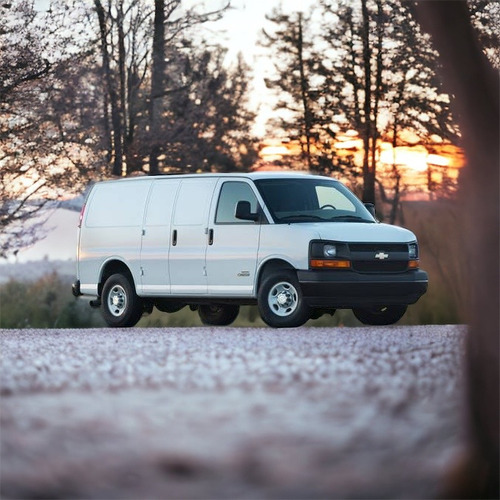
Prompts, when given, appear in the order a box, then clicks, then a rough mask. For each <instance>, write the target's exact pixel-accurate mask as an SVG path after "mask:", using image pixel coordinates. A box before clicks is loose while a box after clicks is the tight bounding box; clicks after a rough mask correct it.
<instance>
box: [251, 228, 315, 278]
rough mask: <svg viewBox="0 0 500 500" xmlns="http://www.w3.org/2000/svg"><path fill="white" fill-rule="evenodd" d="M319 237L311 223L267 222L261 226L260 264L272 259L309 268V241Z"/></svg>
mask: <svg viewBox="0 0 500 500" xmlns="http://www.w3.org/2000/svg"><path fill="white" fill-rule="evenodd" d="M317 238H319V233H318V231H317V230H316V228H314V227H313V226H312V225H311V224H265V225H263V226H262V228H261V234H260V247H259V254H258V266H259V268H260V266H261V265H262V264H264V263H265V262H267V261H269V260H272V259H279V260H284V261H286V262H288V263H289V264H290V265H291V266H292V267H294V268H295V269H308V268H309V242H310V241H311V240H314V239H317Z"/></svg>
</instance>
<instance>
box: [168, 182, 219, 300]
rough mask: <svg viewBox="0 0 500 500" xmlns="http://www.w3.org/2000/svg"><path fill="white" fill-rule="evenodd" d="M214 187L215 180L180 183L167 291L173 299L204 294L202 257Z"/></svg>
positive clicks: (204, 277) (203, 264) (204, 275)
mask: <svg viewBox="0 0 500 500" xmlns="http://www.w3.org/2000/svg"><path fill="white" fill-rule="evenodd" d="M216 183H217V178H216V177H206V178H187V179H183V180H182V181H181V185H180V187H179V190H178V193H177V198H176V202H175V208H174V216H173V222H172V227H171V237H172V235H173V232H174V231H175V232H176V235H175V245H174V240H172V241H171V245H170V254H169V272H170V281H171V283H170V290H171V293H172V294H173V295H182V296H185V295H202V296H206V294H207V272H206V267H205V253H206V247H207V242H208V214H209V211H210V203H211V201H212V196H213V192H214V188H215V184H216Z"/></svg>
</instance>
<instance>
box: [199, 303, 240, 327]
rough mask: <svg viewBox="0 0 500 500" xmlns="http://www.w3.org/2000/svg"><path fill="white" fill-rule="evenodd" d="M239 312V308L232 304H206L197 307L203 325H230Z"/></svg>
mask: <svg viewBox="0 0 500 500" xmlns="http://www.w3.org/2000/svg"><path fill="white" fill-rule="evenodd" d="M239 312H240V306H238V305H233V304H208V305H201V306H199V307H198V314H199V316H200V319H201V321H202V323H203V324H204V325H212V326H227V325H230V324H231V323H232V322H233V321H234V320H235V319H236V318H237V317H238V314H239Z"/></svg>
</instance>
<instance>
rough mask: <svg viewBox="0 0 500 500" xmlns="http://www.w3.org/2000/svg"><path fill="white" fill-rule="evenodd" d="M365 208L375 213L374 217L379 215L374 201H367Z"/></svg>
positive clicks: (372, 213)
mask: <svg viewBox="0 0 500 500" xmlns="http://www.w3.org/2000/svg"><path fill="white" fill-rule="evenodd" d="M365 208H366V209H367V210H368V212H370V214H371V215H373V217H375V218H376V217H377V215H376V214H375V205H374V204H373V203H365Z"/></svg>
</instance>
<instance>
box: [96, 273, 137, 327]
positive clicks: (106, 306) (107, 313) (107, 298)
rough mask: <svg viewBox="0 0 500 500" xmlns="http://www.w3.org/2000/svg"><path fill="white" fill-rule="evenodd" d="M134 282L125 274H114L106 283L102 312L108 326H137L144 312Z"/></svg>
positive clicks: (102, 299)
mask: <svg viewBox="0 0 500 500" xmlns="http://www.w3.org/2000/svg"><path fill="white" fill-rule="evenodd" d="M131 281H132V280H131V279H129V278H128V277H126V276H124V275H123V274H113V275H111V276H110V277H109V278H108V279H107V280H106V282H105V283H104V286H103V289H102V297H101V312H102V316H103V318H104V321H106V323H107V325H108V326H111V327H115V328H121V327H130V326H135V325H136V324H137V322H138V321H139V320H140V319H141V316H142V313H143V311H144V307H143V301H142V299H141V298H140V297H139V296H138V295H137V294H136V293H135V288H134V285H133V283H132V282H131Z"/></svg>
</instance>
